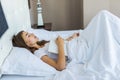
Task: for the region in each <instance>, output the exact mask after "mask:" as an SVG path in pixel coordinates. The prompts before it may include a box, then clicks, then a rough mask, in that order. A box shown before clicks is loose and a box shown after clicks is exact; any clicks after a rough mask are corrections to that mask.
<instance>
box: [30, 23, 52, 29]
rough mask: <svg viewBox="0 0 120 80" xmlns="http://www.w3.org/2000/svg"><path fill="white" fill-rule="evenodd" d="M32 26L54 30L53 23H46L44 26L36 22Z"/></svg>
mask: <svg viewBox="0 0 120 80" xmlns="http://www.w3.org/2000/svg"><path fill="white" fill-rule="evenodd" d="M32 28H34V29H42V28H43V29H46V30H48V31H51V30H52V23H44V25H43V26H37V24H34V25H33V26H32Z"/></svg>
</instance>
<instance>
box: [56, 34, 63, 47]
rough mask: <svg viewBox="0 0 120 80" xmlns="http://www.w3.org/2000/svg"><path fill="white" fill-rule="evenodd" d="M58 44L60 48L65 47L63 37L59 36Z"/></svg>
mask: <svg viewBox="0 0 120 80" xmlns="http://www.w3.org/2000/svg"><path fill="white" fill-rule="evenodd" d="M56 44H57V45H58V46H63V44H64V39H63V38H62V37H60V36H58V37H57V39H56Z"/></svg>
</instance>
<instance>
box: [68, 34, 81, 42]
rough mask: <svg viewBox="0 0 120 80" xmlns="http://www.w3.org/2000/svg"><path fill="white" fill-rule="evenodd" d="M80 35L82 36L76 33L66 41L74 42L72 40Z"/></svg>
mask: <svg viewBox="0 0 120 80" xmlns="http://www.w3.org/2000/svg"><path fill="white" fill-rule="evenodd" d="M79 35H80V34H79V33H74V34H73V35H72V36H70V37H69V38H67V39H66V40H67V41H70V40H72V39H74V38H76V37H78V36H79Z"/></svg>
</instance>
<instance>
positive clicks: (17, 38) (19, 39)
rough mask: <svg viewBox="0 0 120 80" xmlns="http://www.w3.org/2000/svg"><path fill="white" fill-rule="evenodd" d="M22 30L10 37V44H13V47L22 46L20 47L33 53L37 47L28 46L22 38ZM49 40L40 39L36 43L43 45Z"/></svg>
mask: <svg viewBox="0 0 120 80" xmlns="http://www.w3.org/2000/svg"><path fill="white" fill-rule="evenodd" d="M23 32H24V31H20V32H19V33H18V34H17V35H14V36H13V38H12V44H13V46H15V47H22V48H26V49H28V50H29V51H31V52H32V53H34V51H35V50H37V48H35V47H29V46H27V45H26V43H25V41H24V40H23V38H22V33H23ZM48 42H49V41H46V40H42V41H38V42H37V44H38V45H39V46H44V45H45V44H46V43H48Z"/></svg>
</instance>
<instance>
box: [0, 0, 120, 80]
mask: <svg viewBox="0 0 120 80" xmlns="http://www.w3.org/2000/svg"><path fill="white" fill-rule="evenodd" d="M12 2H14V3H16V4H14V3H12ZM27 3H28V2H27V0H1V5H2V8H3V11H4V14H5V18H6V21H7V24H8V29H7V30H6V31H5V32H4V34H2V37H1V38H0V79H1V80H26V79H29V80H119V79H120V54H119V52H120V33H119V32H120V19H119V18H118V17H116V16H115V15H113V14H112V13H110V12H108V11H106V10H103V11H101V12H99V13H98V14H97V15H96V16H95V17H94V18H93V19H92V20H91V22H90V23H89V24H88V26H87V28H86V29H84V30H70V31H47V30H44V29H32V28H30V15H29V9H28V6H27V5H26V4H27ZM23 5H24V6H23ZM9 8H10V9H9ZM25 19H26V20H25ZM16 26H17V27H16ZM21 30H25V31H28V32H32V33H34V34H36V35H37V36H38V37H39V38H40V39H45V40H51V39H55V38H56V37H57V36H58V35H60V36H62V37H63V38H67V37H68V36H70V35H72V34H73V33H75V32H79V33H80V37H79V38H76V39H74V40H72V41H71V42H70V44H69V45H68V47H69V50H68V51H69V55H70V57H71V58H72V60H71V61H70V63H69V64H68V65H67V67H66V69H65V70H63V71H57V70H55V69H54V68H53V67H51V66H49V65H47V64H45V63H44V62H43V61H41V60H40V59H38V58H36V56H34V55H33V54H31V52H30V51H28V50H26V49H24V48H18V47H13V46H12V41H11V39H12V36H13V35H15V34H17V33H18V32H19V31H21ZM40 34H42V35H40ZM81 51H82V52H81ZM18 56H19V57H18Z"/></svg>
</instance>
